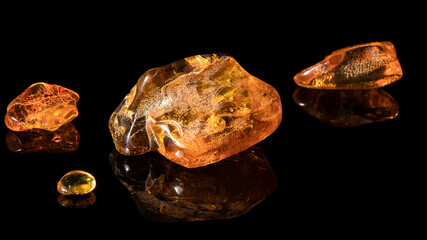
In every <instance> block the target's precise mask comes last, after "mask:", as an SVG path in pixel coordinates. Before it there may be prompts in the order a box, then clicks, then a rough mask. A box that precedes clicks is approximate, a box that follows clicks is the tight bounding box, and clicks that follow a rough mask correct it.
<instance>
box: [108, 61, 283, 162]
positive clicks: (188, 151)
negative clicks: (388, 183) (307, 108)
mask: <svg viewBox="0 0 427 240" xmlns="http://www.w3.org/2000/svg"><path fill="white" fill-rule="evenodd" d="M281 117H282V106H281V102H280V97H279V94H278V93H277V91H276V90H275V89H274V88H273V87H272V86H270V85H269V84H267V83H265V82H263V81H261V80H260V79H258V78H256V77H254V76H252V75H250V74H249V73H248V72H246V71H245V70H244V69H243V68H242V67H241V66H240V65H239V64H238V63H237V61H236V60H235V59H234V58H233V57H231V56H228V55H217V54H209V55H196V56H192V57H188V58H185V59H183V60H179V61H176V62H173V63H171V64H168V65H166V66H163V67H159V68H154V69H151V70H148V71H147V72H146V73H144V75H142V76H141V78H140V79H139V81H138V83H137V84H136V85H135V86H134V87H133V88H132V90H131V91H130V93H129V94H128V95H127V96H126V97H125V99H124V100H123V101H122V103H121V104H120V105H119V106H118V107H117V109H116V110H115V111H114V113H113V114H112V115H111V118H110V121H109V128H110V131H111V135H112V137H113V140H114V144H115V146H116V149H117V150H118V151H119V152H120V153H122V154H125V155H138V154H143V153H145V152H148V151H158V152H159V153H161V154H162V155H163V156H165V157H166V158H168V159H169V160H171V161H173V162H175V163H178V164H180V165H182V166H185V167H189V168H194V167H201V166H204V165H207V164H211V163H214V162H217V161H220V160H222V159H224V158H226V157H229V156H231V155H233V154H236V153H238V152H241V151H243V150H245V149H247V148H249V147H251V146H253V145H254V144H256V143H258V142H259V141H261V140H263V139H265V138H266V137H267V136H268V135H270V134H271V133H273V132H274V131H275V129H276V128H277V127H278V126H279V124H280V121H281Z"/></svg>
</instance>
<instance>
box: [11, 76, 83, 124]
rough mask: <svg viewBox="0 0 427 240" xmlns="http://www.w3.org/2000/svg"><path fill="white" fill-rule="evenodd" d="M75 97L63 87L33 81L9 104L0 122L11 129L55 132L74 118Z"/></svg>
mask: <svg viewBox="0 0 427 240" xmlns="http://www.w3.org/2000/svg"><path fill="white" fill-rule="evenodd" d="M78 100H79V95H78V94H77V93H76V92H74V91H72V90H70V89H67V88H65V87H62V86H59V85H55V84H47V83H43V82H39V83H35V84H33V85H31V86H30V87H28V88H27V89H26V90H25V91H24V92H23V93H21V94H20V95H19V96H18V97H16V98H15V99H13V101H12V102H10V103H9V106H7V113H6V116H5V119H4V121H5V123H6V126H7V127H8V128H9V129H10V130H12V131H26V130H30V129H33V128H37V129H45V130H49V131H55V130H56V129H58V128H59V127H61V126H62V125H64V124H66V123H68V122H70V121H71V120H73V119H74V118H75V117H77V115H78V114H79V112H78V110H77V106H76V104H77V101H78Z"/></svg>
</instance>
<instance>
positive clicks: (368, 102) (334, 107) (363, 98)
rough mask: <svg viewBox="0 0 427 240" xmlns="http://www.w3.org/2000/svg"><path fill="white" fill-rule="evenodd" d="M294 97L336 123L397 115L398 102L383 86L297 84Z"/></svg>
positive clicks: (345, 124) (343, 124)
mask: <svg viewBox="0 0 427 240" xmlns="http://www.w3.org/2000/svg"><path fill="white" fill-rule="evenodd" d="M293 97H294V101H295V102H296V103H297V104H298V105H299V106H300V107H301V108H302V109H304V110H305V111H306V112H308V113H309V114H310V115H312V116H314V117H315V118H317V119H319V120H320V121H322V122H325V123H327V124H330V125H332V126H336V127H356V126H360V125H363V124H367V123H372V122H378V121H385V120H389V119H393V118H395V117H397V115H398V114H399V105H398V104H397V102H396V100H394V98H393V97H392V96H391V95H390V94H389V93H387V92H386V91H384V90H382V89H369V90H318V89H307V88H298V89H296V90H295V92H294V95H293Z"/></svg>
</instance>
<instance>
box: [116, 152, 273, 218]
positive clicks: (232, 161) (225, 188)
mask: <svg viewBox="0 0 427 240" xmlns="http://www.w3.org/2000/svg"><path fill="white" fill-rule="evenodd" d="M110 164H111V167H112V168H113V171H114V173H115V174H116V176H117V177H118V178H119V180H120V181H121V182H122V184H123V185H124V186H125V187H126V188H127V189H128V191H129V192H130V193H131V194H132V198H133V200H134V201H135V203H136V205H137V207H138V209H139V211H140V212H141V214H142V215H143V216H144V217H146V218H148V219H149V220H152V221H166V222H167V221H202V220H213V219H217V220H219V219H231V218H235V217H238V216H240V215H242V214H244V213H246V212H248V211H249V210H251V209H252V208H254V207H255V206H256V205H258V204H259V203H261V202H262V201H263V200H264V199H265V198H267V197H268V196H269V195H270V194H271V193H272V192H273V191H274V190H275V189H276V187H277V176H276V174H275V172H274V170H273V169H272V168H271V166H270V164H269V162H268V160H267V158H266V156H265V154H264V152H263V150H262V149H261V148H260V147H258V146H253V147H251V148H249V149H247V150H245V151H243V152H240V153H238V154H235V155H233V156H231V157H229V158H226V159H224V160H222V161H220V162H217V163H214V164H211V165H208V166H204V167H200V168H185V167H182V166H180V165H178V164H175V163H173V162H171V161H169V160H168V159H166V158H165V157H163V156H162V155H160V154H158V153H155V152H151V153H147V154H144V155H141V156H125V155H121V154H119V153H118V152H117V151H114V152H112V153H111V154H110Z"/></svg>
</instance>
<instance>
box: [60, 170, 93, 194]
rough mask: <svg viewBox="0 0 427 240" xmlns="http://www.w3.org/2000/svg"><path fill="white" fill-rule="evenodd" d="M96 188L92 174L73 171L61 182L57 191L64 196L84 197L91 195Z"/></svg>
mask: <svg viewBox="0 0 427 240" xmlns="http://www.w3.org/2000/svg"><path fill="white" fill-rule="evenodd" d="M95 186H96V181H95V178H94V177H93V176H92V175H91V174H90V173H88V172H85V171H81V170H73V171H71V172H68V173H67V174H65V175H64V176H63V177H62V178H61V179H60V180H59V182H58V185H57V189H58V192H59V193H61V194H63V195H82V194H87V193H90V192H91V191H92V190H93V189H94V188H95Z"/></svg>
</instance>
